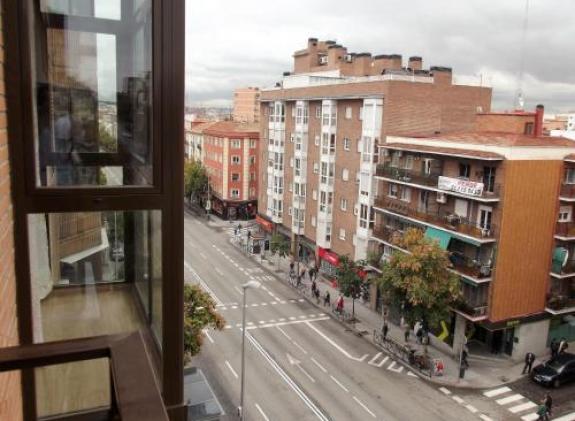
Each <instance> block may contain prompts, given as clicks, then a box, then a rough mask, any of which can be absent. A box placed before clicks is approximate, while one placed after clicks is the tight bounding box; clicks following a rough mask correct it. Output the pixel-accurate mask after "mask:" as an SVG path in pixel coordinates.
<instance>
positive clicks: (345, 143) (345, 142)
mask: <svg viewBox="0 0 575 421" xmlns="http://www.w3.org/2000/svg"><path fill="white" fill-rule="evenodd" d="M343 149H344V150H345V151H349V150H350V149H351V139H349V138H348V137H344V138H343Z"/></svg>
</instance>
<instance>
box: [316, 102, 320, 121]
mask: <svg viewBox="0 0 575 421" xmlns="http://www.w3.org/2000/svg"><path fill="white" fill-rule="evenodd" d="M315 118H321V105H318V106H317V107H315Z"/></svg>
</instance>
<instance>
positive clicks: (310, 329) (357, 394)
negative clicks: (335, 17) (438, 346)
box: [185, 214, 520, 421]
mask: <svg viewBox="0 0 575 421" xmlns="http://www.w3.org/2000/svg"><path fill="white" fill-rule="evenodd" d="M185 218H186V220H185V242H186V249H185V259H186V261H185V274H186V281H187V282H194V283H200V284H201V285H202V286H203V287H204V289H206V290H207V291H208V292H209V293H210V294H211V295H212V296H213V297H214V299H215V300H216V302H217V303H218V310H219V311H220V312H221V314H222V315H223V316H224V317H225V319H226V322H227V326H226V328H225V329H224V330H223V331H220V332H216V331H208V332H207V333H206V340H205V341H204V346H203V348H202V352H201V355H200V356H199V357H197V359H196V361H195V362H194V363H195V364H196V365H199V366H200V367H201V368H202V369H203V370H204V372H205V373H206V375H207V377H208V380H209V381H210V382H211V383H212V386H213V388H214V390H215V391H216V393H217V394H218V398H219V399H220V401H221V402H222V404H223V406H224V408H225V410H226V412H227V415H228V417H227V419H234V418H235V416H234V413H235V408H236V407H237V406H238V405H239V396H240V375H241V333H242V332H241V329H240V326H241V302H242V298H243V296H242V289H241V285H242V284H244V283H245V282H247V281H249V280H253V279H255V280H258V281H260V282H261V283H262V286H261V288H259V289H253V290H248V293H247V294H248V295H247V300H248V306H247V313H246V314H247V316H246V320H247V325H248V328H247V329H246V397H245V411H246V419H248V420H264V421H267V420H298V421H299V420H302V421H303V420H370V419H377V420H386V421H394V420H398V421H403V420H426V421H427V420H480V419H481V420H484V421H489V420H492V421H495V420H503V419H517V420H519V419H520V418H513V417H511V418H508V417H506V416H505V415H502V414H503V413H502V412H501V409H500V408H499V406H498V405H496V404H495V403H494V402H492V401H491V400H489V399H485V398H484V397H482V396H481V394H480V393H477V394H476V395H477V396H475V395H471V394H470V395H468V396H467V397H466V400H465V401H463V400H462V399H461V398H460V397H459V396H457V393H456V392H455V391H454V392H451V391H449V393H446V390H445V389H444V390H440V388H439V387H438V386H436V385H433V384H429V383H428V382H426V381H425V380H423V379H420V378H419V377H418V376H417V375H414V374H413V373H411V372H410V371H409V370H408V369H407V368H406V367H403V366H402V365H400V364H399V363H397V362H394V361H393V360H392V359H391V358H390V357H388V356H387V355H386V354H384V353H382V352H381V351H380V350H379V349H377V348H376V347H374V346H373V345H371V344H370V343H368V342H367V341H366V340H364V339H362V338H359V337H357V336H355V335H354V334H353V333H351V332H350V331H346V330H345V329H344V327H343V326H342V325H341V324H339V323H338V322H336V321H334V320H332V319H331V318H330V317H329V315H328V314H325V313H322V312H321V311H319V310H318V309H317V308H316V307H315V306H313V305H311V304H309V303H308V302H306V301H305V300H303V299H302V298H301V297H300V296H298V295H297V294H296V293H295V291H294V290H293V289H292V288H290V287H289V286H288V285H286V284H285V283H284V282H282V281H280V280H279V279H277V278H276V277H275V276H273V273H271V272H269V271H267V270H264V269H262V268H261V267H259V266H258V265H257V264H256V263H255V262H254V261H253V260H252V259H250V258H248V257H247V256H245V255H244V254H243V253H242V252H241V251H240V250H238V249H237V248H236V247H235V246H234V245H232V244H231V243H230V237H229V235H227V234H226V233H225V232H218V231H217V230H215V229H213V228H210V227H208V226H206V225H205V223H204V221H205V220H203V219H201V218H197V217H195V216H191V215H189V214H186V217H185ZM326 312H327V311H326Z"/></svg>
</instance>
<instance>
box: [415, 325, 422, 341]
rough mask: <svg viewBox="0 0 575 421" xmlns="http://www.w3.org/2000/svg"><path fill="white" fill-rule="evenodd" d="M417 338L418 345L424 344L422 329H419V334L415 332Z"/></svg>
mask: <svg viewBox="0 0 575 421" xmlns="http://www.w3.org/2000/svg"><path fill="white" fill-rule="evenodd" d="M415 337H416V339H417V343H418V344H420V345H421V344H422V342H423V328H421V327H420V328H419V329H417V332H415Z"/></svg>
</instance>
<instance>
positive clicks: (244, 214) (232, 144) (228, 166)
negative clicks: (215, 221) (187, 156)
mask: <svg viewBox="0 0 575 421" xmlns="http://www.w3.org/2000/svg"><path fill="white" fill-rule="evenodd" d="M258 141H259V126H258V125H257V124H250V123H239V122H233V121H220V122H217V123H213V124H211V125H210V126H209V128H206V129H204V130H203V156H202V159H203V164H204V166H205V167H206V170H207V172H208V177H209V185H210V199H211V210H212V212H213V213H216V214H218V215H220V216H221V217H222V218H225V219H249V218H252V217H253V216H254V215H255V213H256V209H257V197H258Z"/></svg>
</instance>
